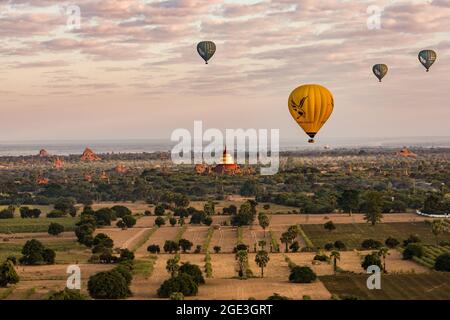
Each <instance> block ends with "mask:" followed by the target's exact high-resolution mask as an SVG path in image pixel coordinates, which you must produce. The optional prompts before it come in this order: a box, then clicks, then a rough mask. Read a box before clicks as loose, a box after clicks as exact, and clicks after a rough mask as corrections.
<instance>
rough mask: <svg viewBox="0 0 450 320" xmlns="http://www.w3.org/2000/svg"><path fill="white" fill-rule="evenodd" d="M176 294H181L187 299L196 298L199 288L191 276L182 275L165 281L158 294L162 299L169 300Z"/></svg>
mask: <svg viewBox="0 0 450 320" xmlns="http://www.w3.org/2000/svg"><path fill="white" fill-rule="evenodd" d="M176 292H181V293H182V294H183V296H185V297H189V296H195V295H196V294H197V292H198V286H197V284H196V283H195V281H194V279H192V277H191V276H190V275H188V274H186V273H182V274H179V275H178V276H175V277H172V278H170V279H168V280H166V281H164V282H163V283H162V284H161V287H159V289H158V291H157V294H158V296H159V297H160V298H169V297H170V295H171V294H172V293H176Z"/></svg>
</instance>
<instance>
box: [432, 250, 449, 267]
mask: <svg viewBox="0 0 450 320" xmlns="http://www.w3.org/2000/svg"><path fill="white" fill-rule="evenodd" d="M434 269H435V270H437V271H445V272H450V252H446V253H443V254H441V255H440V256H438V257H437V258H436V261H435V262H434Z"/></svg>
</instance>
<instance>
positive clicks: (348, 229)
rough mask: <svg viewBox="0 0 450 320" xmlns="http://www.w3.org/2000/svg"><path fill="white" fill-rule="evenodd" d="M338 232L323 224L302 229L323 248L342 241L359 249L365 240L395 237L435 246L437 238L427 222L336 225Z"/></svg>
mask: <svg viewBox="0 0 450 320" xmlns="http://www.w3.org/2000/svg"><path fill="white" fill-rule="evenodd" d="M335 226H336V230H333V231H331V232H330V231H328V230H326V229H325V228H324V227H323V225H322V224H304V225H302V226H301V227H302V229H303V231H304V232H305V234H306V236H307V237H308V238H309V239H310V240H311V241H312V242H313V244H314V246H317V247H322V248H323V246H324V245H325V244H326V243H328V242H334V241H336V240H341V241H343V242H344V243H345V245H346V246H347V249H359V248H360V247H361V242H362V241H363V240H364V239H369V238H370V239H375V240H378V241H381V242H382V243H384V241H385V240H386V238H388V237H394V238H396V239H397V240H399V241H400V242H402V240H405V239H407V238H408V237H409V236H410V235H412V234H414V235H418V236H419V237H420V239H421V240H422V243H424V244H435V243H436V237H435V236H434V235H433V234H432V232H431V228H430V226H429V225H428V224H426V223H425V222H392V223H379V224H377V225H375V226H372V225H369V224H362V223H360V224H356V223H353V224H335ZM439 239H440V240H450V234H449V233H447V234H442V235H440V236H439Z"/></svg>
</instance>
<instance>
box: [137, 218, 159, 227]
mask: <svg viewBox="0 0 450 320" xmlns="http://www.w3.org/2000/svg"><path fill="white" fill-rule="evenodd" d="M155 219H156V217H155V216H143V217H140V218H139V219H137V221H136V225H135V226H134V227H135V228H151V227H153V226H154V225H155Z"/></svg>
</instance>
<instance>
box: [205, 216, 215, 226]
mask: <svg viewBox="0 0 450 320" xmlns="http://www.w3.org/2000/svg"><path fill="white" fill-rule="evenodd" d="M203 223H204V224H205V225H207V226H210V225H211V224H212V223H213V219H212V218H211V217H210V216H206V217H205V219H204V220H203Z"/></svg>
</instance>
